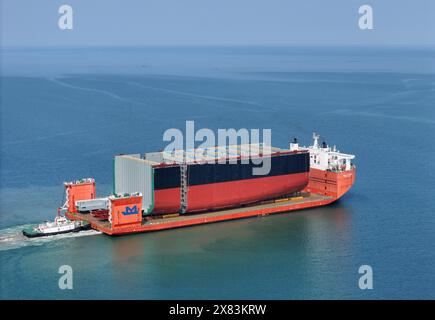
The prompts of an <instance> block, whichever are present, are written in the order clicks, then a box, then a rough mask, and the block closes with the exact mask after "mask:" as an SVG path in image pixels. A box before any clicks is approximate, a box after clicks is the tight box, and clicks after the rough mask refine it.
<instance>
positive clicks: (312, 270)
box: [0, 46, 435, 299]
mask: <svg viewBox="0 0 435 320" xmlns="http://www.w3.org/2000/svg"><path fill="white" fill-rule="evenodd" d="M0 58H1V59H0V61H1V113H0V116H1V137H0V148H1V160H0V229H1V230H0V298H2V299H9V298H18V299H75V298H81V299H171V298H174V299H241V298H247V299H305V298H308V299H341V298H349V299H377V298H383V299H405V298H410V299H418V298H425V299H427V298H431V299H434V298H435V48H433V47H249V46H248V47H169V46H167V47H124V48H116V47H100V48H97V47H82V48H3V49H2V50H1V56H0ZM186 120H194V121H195V127H196V129H200V128H210V129H213V130H216V129H218V128H236V129H239V128H248V129H251V128H252V129H254V128H258V129H267V128H270V129H272V143H273V145H275V146H279V147H286V146H288V143H289V141H290V139H292V138H293V137H295V136H296V137H298V138H299V140H300V142H301V144H303V145H308V144H310V143H311V134H312V132H313V131H316V132H319V133H320V134H321V135H322V138H323V139H325V140H326V142H328V143H329V144H330V145H334V144H336V145H337V147H338V149H339V150H341V151H343V152H348V153H352V154H355V155H356V159H355V163H356V166H357V179H356V184H355V186H354V187H353V188H352V189H351V191H350V192H349V193H348V194H346V195H345V196H344V197H343V198H342V199H341V200H340V201H338V202H337V203H335V204H333V205H330V206H328V207H323V208H318V209H310V210H304V211H298V212H292V213H284V214H279V215H275V216H269V217H259V218H252V219H246V220H239V221H232V222H224V223H218V224H210V225H202V226H196V227H190V228H184V229H177V230H169V231H162V232H154V233H147V234H137V235H130V236H123V237H115V238H112V237H109V236H106V235H103V234H99V233H98V232H95V231H88V232H85V233H79V234H74V235H63V236H54V237H49V238H44V239H37V240H28V239H24V238H23V237H22V236H21V235H20V231H21V229H22V228H23V227H25V226H27V225H29V224H32V223H38V222H41V221H44V220H47V219H52V218H53V217H54V215H55V214H56V208H57V207H58V206H59V205H60V204H61V202H62V199H63V185H62V183H63V182H64V181H70V180H73V179H78V178H83V177H94V178H95V179H96V181H97V192H98V194H99V195H107V194H108V193H110V192H111V190H112V186H111V184H112V179H113V177H112V173H113V168H112V166H113V155H114V154H119V153H138V152H146V151H156V150H160V149H163V148H164V147H165V145H166V142H164V141H163V139H162V137H163V133H164V131H165V130H166V129H169V128H179V129H181V130H184V127H185V121H186ZM62 265H70V266H71V267H72V269H73V289H72V290H61V289H59V286H58V281H59V278H60V276H61V274H59V273H58V270H59V267H60V266H62ZM361 265H369V266H371V267H372V270H373V289H372V290H361V289H360V288H359V286H358V281H359V277H360V276H361V275H360V274H359V273H358V269H359V267H360V266H361Z"/></svg>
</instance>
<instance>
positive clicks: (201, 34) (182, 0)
mask: <svg viewBox="0 0 435 320" xmlns="http://www.w3.org/2000/svg"><path fill="white" fill-rule="evenodd" d="M0 2H1V44H2V45H3V46H21V45H26V46H45V45H50V46H56V45H152V44H165V45H166V44H169V45H180V44H181V45H190V44H196V45H215V44H216V45H219V44H240V45H246V44H280V45H292V44H305V45H306V44H309V45H316V44H331V45H334V44H373V45H379V44H423V45H427V44H435V0H317V1H314V0H123V1H122V0H117V1H115V0H62V1H57V0H0ZM62 4H69V5H71V6H72V8H73V13H74V15H73V18H74V20H73V23H74V29H73V30H60V29H59V27H58V19H59V16H60V14H59V13H58V9H59V7H60V6H61V5H62ZM364 4H369V5H371V6H372V8H373V13H374V29H373V30H360V29H359V28H358V18H359V13H358V8H359V7H360V6H361V5H364Z"/></svg>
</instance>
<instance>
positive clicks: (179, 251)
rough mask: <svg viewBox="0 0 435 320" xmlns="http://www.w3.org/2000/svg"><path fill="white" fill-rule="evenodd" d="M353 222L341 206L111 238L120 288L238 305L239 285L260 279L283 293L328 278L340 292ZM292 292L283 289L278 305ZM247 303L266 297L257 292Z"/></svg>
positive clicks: (114, 270) (338, 203)
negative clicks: (228, 295)
mask: <svg viewBox="0 0 435 320" xmlns="http://www.w3.org/2000/svg"><path fill="white" fill-rule="evenodd" d="M351 218H352V212H351V210H350V209H349V208H348V207H346V206H345V205H344V203H342V202H340V201H338V202H336V203H334V204H332V205H329V206H326V207H322V208H317V209H309V210H301V211H296V212H290V213H283V214H277V215H271V216H265V217H257V218H249V219H243V220H236V221H228V222H222V223H214V224H208V225H199V226H194V227H187V228H180V229H173V230H167V231H159V232H151V233H143V234H135V235H128V236H122V237H106V238H107V241H110V243H111V244H110V247H111V251H112V264H113V272H114V275H115V278H114V281H116V283H117V284H118V285H119V286H120V287H124V286H125V285H126V283H129V287H130V289H132V287H133V288H134V287H137V290H139V291H140V292H142V293H143V295H144V297H152V298H162V297H166V298H182V297H184V298H189V297H190V296H189V294H188V295H187V296H183V294H182V293H181V291H180V290H179V289H176V288H180V287H189V290H188V291H189V292H190V294H191V295H192V297H194V296H195V297H198V296H202V295H204V297H205V296H207V294H206V292H205V291H207V292H215V294H213V295H212V296H213V297H216V298H219V297H224V296H225V295H224V292H226V290H229V291H231V292H232V293H233V294H234V295H233V296H232V297H234V298H237V297H238V296H239V295H238V292H239V290H238V288H237V286H236V283H240V284H243V285H245V286H249V284H250V283H251V282H252V279H253V278H256V279H257V281H258V277H261V278H262V280H261V281H265V282H267V286H268V287H269V286H281V287H282V286H289V285H292V286H295V285H298V283H301V284H303V283H305V284H308V283H311V282H312V281H319V283H320V282H321V281H323V282H324V281H325V279H321V278H322V275H325V274H326V275H328V276H327V277H326V278H327V279H329V280H328V281H331V283H326V284H325V287H327V286H328V285H329V284H333V285H334V286H335V287H337V286H340V282H341V281H343V280H342V279H341V278H340V277H339V276H338V275H336V276H333V275H334V272H335V271H337V270H340V267H341V266H340V263H341V262H340V257H342V256H349V254H351V253H350V252H349V248H348V245H349V243H351V232H350V224H351V223H350V222H351ZM272 270H273V272H271V271H272ZM215 276H216V277H215ZM217 278H220V279H221V280H220V281H217V280H216V279H217ZM222 279H225V280H222ZM283 279H285V280H283ZM315 279H317V280H315ZM283 281H284V282H283ZM233 282H234V283H233ZM265 285H266V284H265ZM131 286H132V287H131ZM343 286H344V283H343ZM206 287H207V288H209V289H208V290H206ZM260 287H261V286H260ZM260 287H258V288H260ZM171 288H172V291H171ZM313 288H315V286H313ZM203 290H205V291H204V292H203ZM271 290H272V289H271ZM289 290H290V289H289ZM286 291H287V289H286V288H284V289H283V288H281V289H280V290H279V292H280V296H277V297H281V298H282V297H283V296H281V294H282V293H283V292H286ZM307 292H308V291H307ZM245 293H246V292H245ZM245 293H242V292H240V296H243V294H245ZM288 294H289V295H290V296H291V292H290V291H289V292H288ZM208 296H209V295H208ZM244 296H246V295H244ZM248 296H252V297H258V296H260V297H263V296H262V294H261V292H258V291H255V290H254V291H252V292H250V293H249V295H248ZM266 296H268V297H270V296H271V293H270V292H269V293H268V294H267V295H266V294H265V295H264V297H266ZM272 296H273V290H272ZM290 296H289V297H290Z"/></svg>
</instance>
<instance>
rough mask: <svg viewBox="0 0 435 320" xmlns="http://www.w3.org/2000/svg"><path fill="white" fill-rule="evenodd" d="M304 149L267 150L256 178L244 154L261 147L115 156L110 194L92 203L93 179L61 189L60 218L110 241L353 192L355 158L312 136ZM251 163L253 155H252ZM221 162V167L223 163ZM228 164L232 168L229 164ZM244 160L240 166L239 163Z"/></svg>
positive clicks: (303, 205) (319, 203) (294, 206)
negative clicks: (112, 237)
mask: <svg viewBox="0 0 435 320" xmlns="http://www.w3.org/2000/svg"><path fill="white" fill-rule="evenodd" d="M313 138H314V143H313V145H312V146H310V147H300V146H299V144H298V143H297V141H296V139H295V140H294V141H293V142H292V143H290V148H289V149H280V148H275V147H270V148H269V152H268V153H264V152H263V153H261V152H260V153H259V155H258V156H261V157H262V159H263V163H264V161H265V159H266V158H270V159H267V160H270V171H269V172H268V174H266V175H255V174H254V173H253V168H255V167H258V165H255V164H254V163H253V162H252V161H246V159H244V155H246V154H248V155H249V154H250V153H249V152H252V150H253V149H255V148H256V150H264V149H259V148H260V145H259V144H241V145H232V146H227V147H214V148H212V149H207V153H206V155H207V157H201V160H198V158H197V157H195V155H197V154H198V151H200V152H201V154H204V152H203V150H198V149H193V150H187V151H181V152H175V153H172V155H171V156H170V157H168V156H167V155H166V154H165V153H164V152H151V153H145V154H129V155H117V156H115V159H114V186H113V187H114V192H113V195H110V196H108V197H100V198H97V197H96V187H95V181H94V179H91V178H88V179H83V180H78V181H75V182H66V183H65V184H64V185H65V193H66V200H65V204H64V205H63V207H61V208H60V209H61V211H63V212H64V214H65V216H66V217H67V218H69V219H70V220H74V221H84V222H88V223H89V224H90V225H91V227H92V228H93V229H96V230H99V231H102V232H103V233H106V234H108V235H121V234H129V233H137V232H146V231H155V230H163V229H171V228H178V227H185V226H191V225H198V224H204V223H211V222H218V221H225V220H233V219H240V218H247V217H252V216H258V215H268V214H273V213H279V212H287V211H292V210H298V209H305V208H313V207H318V206H324V205H327V204H330V203H332V202H334V201H336V200H337V199H339V198H340V197H341V196H343V194H345V193H346V192H347V191H348V190H349V189H350V188H351V187H352V185H353V183H354V181H355V173H356V169H355V166H354V164H353V163H352V160H353V159H354V157H355V156H354V155H350V154H345V153H341V152H339V151H338V150H337V149H336V148H335V146H334V147H333V148H330V147H329V146H327V145H326V143H324V142H323V144H322V145H319V136H318V135H316V134H314V135H313ZM251 158H252V156H251ZM223 160H224V161H223ZM230 160H231V161H230ZM244 160H245V161H244Z"/></svg>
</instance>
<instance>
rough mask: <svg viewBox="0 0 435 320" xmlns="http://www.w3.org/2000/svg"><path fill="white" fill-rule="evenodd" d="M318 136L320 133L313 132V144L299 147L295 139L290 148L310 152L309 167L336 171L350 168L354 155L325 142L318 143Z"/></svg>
mask: <svg viewBox="0 0 435 320" xmlns="http://www.w3.org/2000/svg"><path fill="white" fill-rule="evenodd" d="M319 138H320V135H318V134H316V133H313V140H314V141H313V145H312V146H309V147H299V144H298V143H297V141H296V140H295V141H293V142H292V143H290V150H291V151H297V150H300V149H307V150H308V151H309V153H310V167H311V168H314V169H319V170H329V171H338V172H340V171H348V170H350V169H352V167H353V164H352V160H353V159H354V158H355V156H354V155H352V154H346V153H341V152H340V151H339V150H337V148H336V147H335V146H334V147H332V148H330V147H329V146H328V145H327V144H326V143H325V142H323V143H322V145H319Z"/></svg>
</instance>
